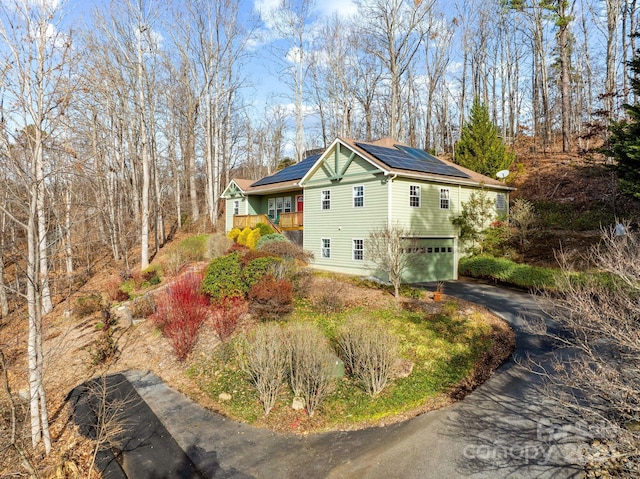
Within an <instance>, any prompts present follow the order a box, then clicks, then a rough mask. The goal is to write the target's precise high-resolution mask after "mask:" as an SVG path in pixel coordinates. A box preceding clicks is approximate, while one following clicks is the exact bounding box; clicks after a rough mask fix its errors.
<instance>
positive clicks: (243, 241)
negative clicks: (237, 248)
mask: <svg viewBox="0 0 640 479" xmlns="http://www.w3.org/2000/svg"><path fill="white" fill-rule="evenodd" d="M250 234H251V228H249V227H248V226H247V227H246V228H245V229H243V230H242V232H241V233H240V234H239V235H238V238H237V239H236V241H237V243H238V244H239V245H242V246H247V238H249V235H250Z"/></svg>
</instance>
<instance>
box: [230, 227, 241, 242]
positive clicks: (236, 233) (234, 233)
mask: <svg viewBox="0 0 640 479" xmlns="http://www.w3.org/2000/svg"><path fill="white" fill-rule="evenodd" d="M240 233H242V231H240V228H233V229H232V230H231V231H229V232H228V233H227V238H230V239H232V240H233V241H236V240H237V239H238V236H240Z"/></svg>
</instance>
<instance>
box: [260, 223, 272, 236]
mask: <svg viewBox="0 0 640 479" xmlns="http://www.w3.org/2000/svg"><path fill="white" fill-rule="evenodd" d="M256 228H257V229H259V230H260V236H267V235H271V234H273V233H274V231H273V228H272V227H271V226H269V225H266V224H264V223H258V224H257V225H256Z"/></svg>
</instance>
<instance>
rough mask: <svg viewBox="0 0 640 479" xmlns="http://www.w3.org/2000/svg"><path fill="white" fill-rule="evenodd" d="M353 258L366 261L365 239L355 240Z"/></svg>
mask: <svg viewBox="0 0 640 479" xmlns="http://www.w3.org/2000/svg"><path fill="white" fill-rule="evenodd" d="M353 259H354V260H355V261H364V240H363V239H354V240H353Z"/></svg>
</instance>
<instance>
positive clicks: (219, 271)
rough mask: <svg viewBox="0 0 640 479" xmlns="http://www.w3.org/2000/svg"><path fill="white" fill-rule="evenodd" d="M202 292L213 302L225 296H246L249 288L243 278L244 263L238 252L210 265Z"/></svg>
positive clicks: (217, 259) (220, 258)
mask: <svg viewBox="0 0 640 479" xmlns="http://www.w3.org/2000/svg"><path fill="white" fill-rule="evenodd" d="M202 291H203V292H204V293H206V294H208V295H209V296H211V298H212V299H213V300H218V299H220V298H223V297H225V296H231V297H232V296H244V294H245V293H246V292H247V288H246V287H245V283H244V280H243V278H242V263H241V259H240V254H239V253H238V252H234V253H231V254H228V255H226V256H221V257H219V258H215V259H213V260H212V261H211V263H209V266H207V270H206V273H205V276H204V279H203V281H202Z"/></svg>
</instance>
